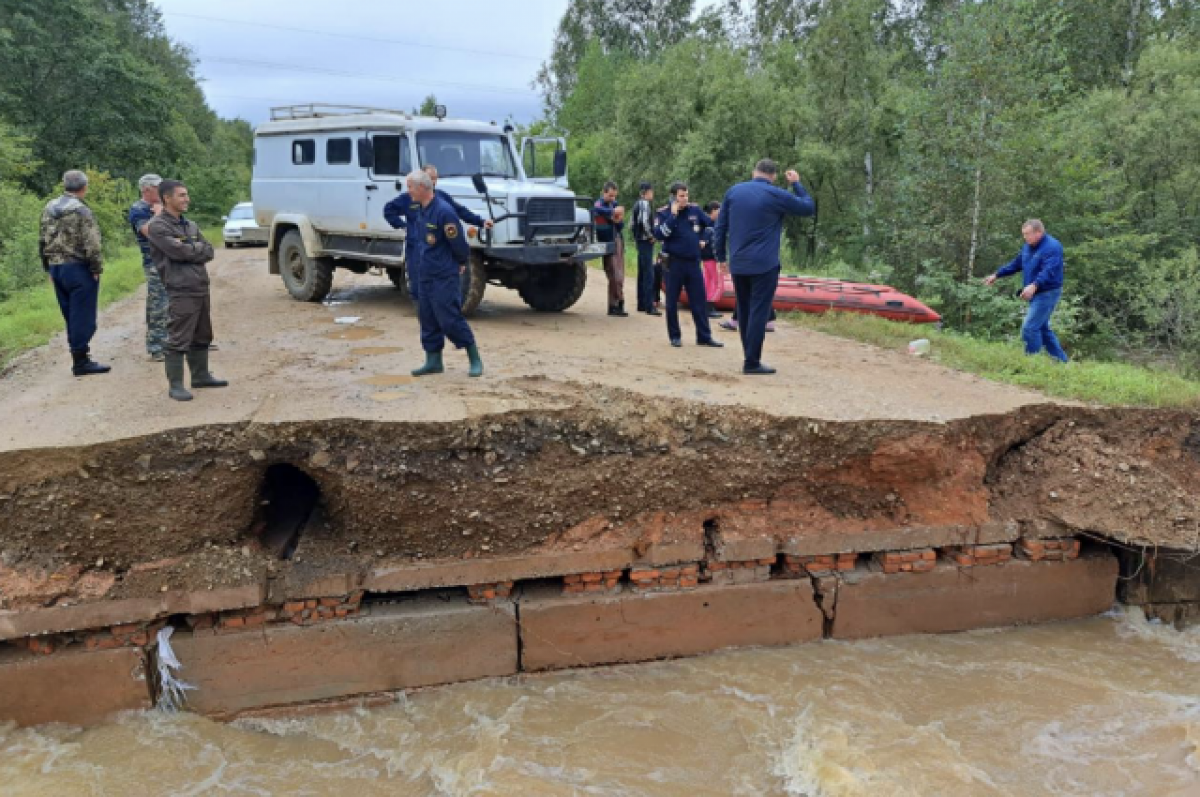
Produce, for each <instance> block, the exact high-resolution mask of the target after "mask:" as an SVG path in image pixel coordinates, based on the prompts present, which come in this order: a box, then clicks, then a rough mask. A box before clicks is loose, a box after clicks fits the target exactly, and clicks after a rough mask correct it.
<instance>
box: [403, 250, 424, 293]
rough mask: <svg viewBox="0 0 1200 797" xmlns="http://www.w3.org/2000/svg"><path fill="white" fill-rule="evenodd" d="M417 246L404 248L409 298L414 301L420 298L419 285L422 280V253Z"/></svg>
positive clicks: (405, 275)
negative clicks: (419, 273)
mask: <svg viewBox="0 0 1200 797" xmlns="http://www.w3.org/2000/svg"><path fill="white" fill-rule="evenodd" d="M416 249H417V248H416V247H415V246H413V247H405V248H404V278H405V279H407V280H408V298H410V299H412V300H413V301H414V302H415V301H417V298H418V293H419V292H418V290H417V286H418V284H419V283H420V282H421V280H420V277H419V276H418V272H419V271H420V266H421V255H420V253H419V252H417V251H416Z"/></svg>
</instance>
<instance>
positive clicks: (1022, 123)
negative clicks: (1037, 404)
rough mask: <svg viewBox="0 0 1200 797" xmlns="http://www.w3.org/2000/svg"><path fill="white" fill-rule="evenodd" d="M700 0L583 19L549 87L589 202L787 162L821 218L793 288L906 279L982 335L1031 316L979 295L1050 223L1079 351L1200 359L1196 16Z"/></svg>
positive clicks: (547, 68) (1013, 302) (1174, 8)
mask: <svg viewBox="0 0 1200 797" xmlns="http://www.w3.org/2000/svg"><path fill="white" fill-rule="evenodd" d="M693 6H694V3H693V2H692V0H574V2H572V3H571V6H570V8H569V9H568V11H567V12H566V14H565V15H564V17H563V18H562V20H561V21H560V24H559V27H558V33H557V37H556V40H555V43H554V50H553V54H552V56H551V58H550V59H549V60H548V61H547V62H546V64H545V65H544V66H543V68H542V70H541V72H540V74H539V76H538V81H537V82H538V85H539V87H540V88H541V90H542V91H543V93H544V96H545V105H546V119H545V120H544V122H543V123H542V125H543V126H544V128H545V129H552V130H559V131H563V132H567V133H569V134H570V136H571V149H572V167H571V168H572V178H573V181H574V182H575V187H576V189H577V190H579V191H580V192H582V193H588V194H592V195H595V194H596V193H597V192H598V191H599V189H600V187H601V185H602V183H603V181H604V180H605V179H610V178H611V179H614V180H616V181H617V182H618V184H619V185H620V186H621V189H622V198H623V199H625V200H628V201H629V202H632V197H633V196H634V194H635V192H636V186H637V184H638V182H640V181H641V180H644V179H648V180H651V181H652V182H654V183H655V184H656V185H658V186H659V187H660V189H661V187H664V186H666V185H667V184H668V183H669V182H670V181H672V180H677V179H681V180H685V181H687V182H689V183H690V185H691V189H692V196H693V198H696V199H697V201H708V200H710V199H720V198H721V196H722V194H723V193H724V191H725V190H726V188H727V187H728V186H729V185H731V184H732V183H734V182H737V181H740V180H743V179H747V177H748V176H749V172H750V168H751V166H752V165H753V163H754V161H755V160H756V159H757V158H759V157H762V156H771V157H773V158H775V159H777V160H779V161H781V165H783V166H795V167H796V168H797V169H798V170H799V172H800V174H801V177H802V179H803V181H804V183H805V185H806V186H807V187H808V188H809V190H810V191H812V192H813V194H814V195H815V197H816V198H817V202H818V215H817V217H816V218H815V219H813V220H801V221H796V222H795V223H794V224H792V225H791V226H790V227H789V229H788V233H787V238H788V252H787V255H786V260H785V263H784V267H785V271H790V272H794V273H795V272H799V273H804V272H820V273H829V274H839V275H844V276H849V277H860V278H872V279H879V280H885V281H890V282H892V283H893V284H896V285H897V286H898V287H900V288H903V289H906V290H909V291H912V292H914V293H916V294H918V295H920V296H922V297H925V298H928V299H930V300H932V301H933V302H934V303H935V304H936V305H937V306H938V307H939V309H941V310H942V311H943V312H944V314H945V316H946V319H947V323H948V324H949V325H950V326H951V327H954V328H957V329H960V330H965V331H968V332H970V333H971V334H974V335H979V336H989V337H990V336H997V337H999V336H1009V335H1013V334H1015V332H1016V330H1017V326H1018V323H1019V322H1018V319H1019V317H1020V313H1021V303H1020V302H1019V300H1017V299H1016V298H1015V297H1014V293H1015V290H1004V291H996V290H992V289H985V288H982V287H981V286H980V284H979V281H978V278H979V277H981V276H983V275H985V274H988V273H990V272H992V271H993V270H995V269H996V268H997V267H998V266H999V265H1002V264H1003V263H1004V262H1006V261H1008V260H1009V259H1010V258H1012V257H1013V256H1014V255H1015V254H1016V253H1017V251H1018V249H1019V246H1020V243H1021V240H1020V225H1021V222H1022V221H1024V220H1025V219H1027V218H1030V217H1037V218H1041V219H1042V220H1044V221H1045V223H1046V225H1047V228H1048V230H1049V231H1050V232H1051V234H1053V235H1055V236H1056V237H1058V238H1059V239H1060V240H1061V241H1062V242H1063V244H1064V246H1065V247H1066V249H1067V281H1068V284H1067V290H1066V291H1065V296H1066V299H1065V301H1064V305H1065V306H1064V307H1062V308H1060V311H1059V325H1060V326H1061V327H1063V328H1064V329H1065V331H1066V333H1067V339H1068V340H1069V342H1070V343H1071V344H1072V345H1073V346H1074V348H1075V349H1076V351H1077V352H1084V353H1088V354H1090V355H1092V356H1095V357H1133V358H1136V359H1143V360H1157V361H1168V362H1172V363H1176V364H1180V365H1183V366H1185V367H1187V368H1189V369H1195V368H1197V367H1198V366H1200V259H1198V257H1197V247H1198V245H1200V179H1198V178H1200V3H1197V2H1195V0H749V1H748V2H747V1H746V0H743V2H741V3H738V2H736V1H732V2H725V3H720V4H717V5H714V6H709V7H707V8H706V9H704V10H703V11H702V12H701V13H699V14H696V12H695V9H694V8H693ZM664 196H665V194H664V193H663V192H662V191H661V190H660V192H659V198H660V200H661V199H663V197H664ZM663 201H665V200H663ZM1013 287H1014V288H1015V287H1017V286H1013Z"/></svg>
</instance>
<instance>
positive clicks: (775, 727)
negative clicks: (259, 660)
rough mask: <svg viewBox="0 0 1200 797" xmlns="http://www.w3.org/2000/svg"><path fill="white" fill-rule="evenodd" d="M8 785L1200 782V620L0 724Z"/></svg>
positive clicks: (397, 789) (1109, 624) (1124, 788)
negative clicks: (276, 709) (269, 712)
mask: <svg viewBox="0 0 1200 797" xmlns="http://www.w3.org/2000/svg"><path fill="white" fill-rule="evenodd" d="M0 794H3V795H5V796H6V797H8V796H10V795H39V797H41V796H43V795H47V796H48V795H53V796H54V797H60V796H61V795H75V794H87V795H120V797H125V796H126V795H152V794H163V795H168V794H169V795H201V794H204V795H207V794H219V795H262V794H280V795H283V794H287V795H337V796H338V797H351V796H352V795H353V797H359V796H360V795H467V794H470V795H475V794H479V795H642V794H645V795H687V796H688V797H692V796H694V795H772V794H785V795H787V794H791V795H799V794H804V795H813V796H814V797H815V795H860V794H861V795H920V796H921V797H927V796H928V795H954V796H955V797H961V796H966V795H1040V794H1072V795H1155V797H1159V796H1165V795H1200V629H1197V630H1193V631H1186V632H1176V631H1174V630H1172V629H1170V628H1167V627H1163V626H1161V625H1157V624H1150V623H1147V622H1146V621H1145V620H1143V619H1141V616H1140V614H1135V613H1115V614H1113V615H1112V616H1108V617H1102V618H1096V619H1092V620H1087V621H1080V622H1072V623H1061V624H1056V625H1047V626H1040V627H1031V628H1022V629H1012V630H1004V631H992V632H974V633H967V634H956V635H946V636H914V637H902V638H894V639H887V640H879V641H872V642H855V643H841V642H823V643H817V644H811V645H806V646H800V647H794V648H789V649H781V650H753V651H741V652H732V653H726V654H719V655H713V656H707V657H702V658H696V659H688V660H682V661H675V662H664V663H657V664H646V665H639V666H628V667H616V668H608V669H600V670H593V671H579V672H570V673H561V674H556V675H550V676H540V677H533V678H529V677H526V678H520V679H517V678H514V679H507V680H498V681H487V682H482V683H473V684H463V685H459V686H451V687H446V688H442V689H436V690H430V691H427V692H422V693H418V694H414V695H410V696H408V697H407V698H405V699H404V700H403V701H402V702H400V703H397V704H395V705H393V706H388V707H386V708H381V709H371V710H366V709H364V710H359V711H347V712H343V713H340V714H330V715H324V716H317V717H308V718H301V719H270V720H265V719H255V720H242V721H239V722H236V723H234V724H231V725H221V724H217V723H213V722H209V721H207V720H204V719H200V718H198V717H195V716H189V715H186V714H184V715H174V716H168V715H163V714H158V713H154V712H150V713H144V714H129V715H126V716H124V717H123V718H121V719H120V720H119V721H116V722H114V723H112V724H110V725H108V726H105V727H101V728H96V729H92V730H87V731H80V730H78V729H70V728H65V727H45V728H37V729H24V730H18V729H15V728H13V727H11V726H8V727H0Z"/></svg>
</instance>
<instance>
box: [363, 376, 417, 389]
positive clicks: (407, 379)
mask: <svg viewBox="0 0 1200 797" xmlns="http://www.w3.org/2000/svg"><path fill="white" fill-rule="evenodd" d="M357 381H358V383H359V384H361V385H372V386H374V387H396V386H397V385H411V384H412V383H413V382H416V381H417V378H416V377H415V376H412V375H411V374H380V375H378V376H368V377H367V378H366V379H359V380H357Z"/></svg>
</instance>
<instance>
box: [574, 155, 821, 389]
mask: <svg viewBox="0 0 1200 797" xmlns="http://www.w3.org/2000/svg"><path fill="white" fill-rule="evenodd" d="M778 173H779V167H778V166H777V165H776V164H775V162H774V161H772V160H770V159H767V158H764V159H762V160H760V161H759V162H758V163H757V164H756V165H755V167H754V174H753V176H752V177H751V179H750V180H749V181H748V182H744V183H739V184H738V185H735V186H734V187H732V188H730V189H729V191H727V192H726V194H725V197H724V199H723V200H722V201H721V203H720V204H719V208H720V212H719V214H718V216H717V219H716V221H714V220H713V218H712V217H711V216H710V215H709V213H708V212H706V211H705V210H703V209H701V207H700V206H699V205H697V204H695V203H693V202H692V201H691V196H690V194H689V191H688V186H687V184H686V183H682V182H677V183H674V184H672V185H671V191H670V193H671V199H670V203H669V204H667V205H666V206H665V207H662V208H660V209H658V210H657V211H653V210H652V206H651V202H653V199H654V193H653V186H651V185H649V184H646V183H643V184H642V186H641V196H640V197H639V199H638V203H637V205H635V206H634V211H633V225H634V240H635V241H636V243H637V247H638V308H637V309H638V311H639V312H644V313H647V314H649V315H655V316H657V315H661V313H659V311H658V310H657V308H656V307H655V301H654V294H655V285H656V276H655V266H654V247H655V244H656V243H659V244H661V245H662V271H663V273H662V282H663V292H664V294H665V296H664V303H663V304H664V309H665V311H666V321H667V338H668V339H669V340H670V342H671V345H672V346H675V347H680V346H682V345H683V332H682V329H681V328H680V325H679V298H680V294H681V292H683V291H687V295H688V305H689V307H690V308H691V313H692V320H693V323H694V325H695V328H696V345H697V346H704V347H711V348H721V347H722V346H724V344H723V343H721V342H720V341H718V340H716V339H715V338H714V337H713V336H712V329H711V327H710V326H709V317H710V315H711V313H710V312H709V308H708V305H707V302H706V298H707V296H708V293H709V291H708V288H707V286H706V284H705V275H704V271H703V267H702V265H701V260H702V258H703V253H704V250H705V249H710V250H711V253H712V255H711V256H712V258H713V259H715V260H716V261H718V264H719V269H720V272H721V273H723V274H724V273H727V274H729V275H730V276H731V277H732V280H733V286H734V291H735V293H736V295H737V311H736V316H735V317H736V318H738V319H739V323H738V324H737V330H738V332H739V334H740V336H741V341H742V352H743V362H742V373H744V374H750V375H763V374H773V373H775V369H774V368H772V367H770V366H769V365H766V364H764V363H763V362H762V349H763V342H764V340H765V339H766V331H767V324H768V322H769V321H770V316H771V306H772V304H773V303H774V300H775V288H776V287H777V286H778V284H779V272H780V258H779V248H780V241H781V239H782V234H783V221H784V219H785V218H787V217H788V216H811V215H813V213H814V212H815V211H816V207H815V204H814V202H813V200H812V197H810V196H809V194H808V192H807V191H806V190H805V189H804V186H803V185H801V184H800V176H799V175H798V174H797V173H796V172H795V171H788V172H787V174H786V178H787V184H788V186H789V188H790V189H791V190H790V191H785V190H784V189H782V188H780V187H778V186H776V185H775V180H776V178H777V175H778ZM616 198H617V186H616V184H615V183H612V182H609V183H607V184H606V185H605V186H604V194H603V196H601V198H600V199H599V200H597V202H596V204H595V207H594V208H593V211H592V215H593V218H594V219H595V224H596V237H597V239H598V240H601V241H612V242H614V243H615V245H616V246H615V251H614V252H613V254H611V255H609V256H607V257H606V258H605V268H604V270H605V273H606V274H607V276H608V283H609V292H608V314H609V315H613V316H624V315H628V313H626V312H625V302H624V281H625V273H624V271H625V269H624V262H625V253H624V248H623V240H622V239H623V235H622V233H623V218H624V214H623V211H622V208H621V207H620V206H619V205H617V204H616ZM710 207H712V206H710Z"/></svg>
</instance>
